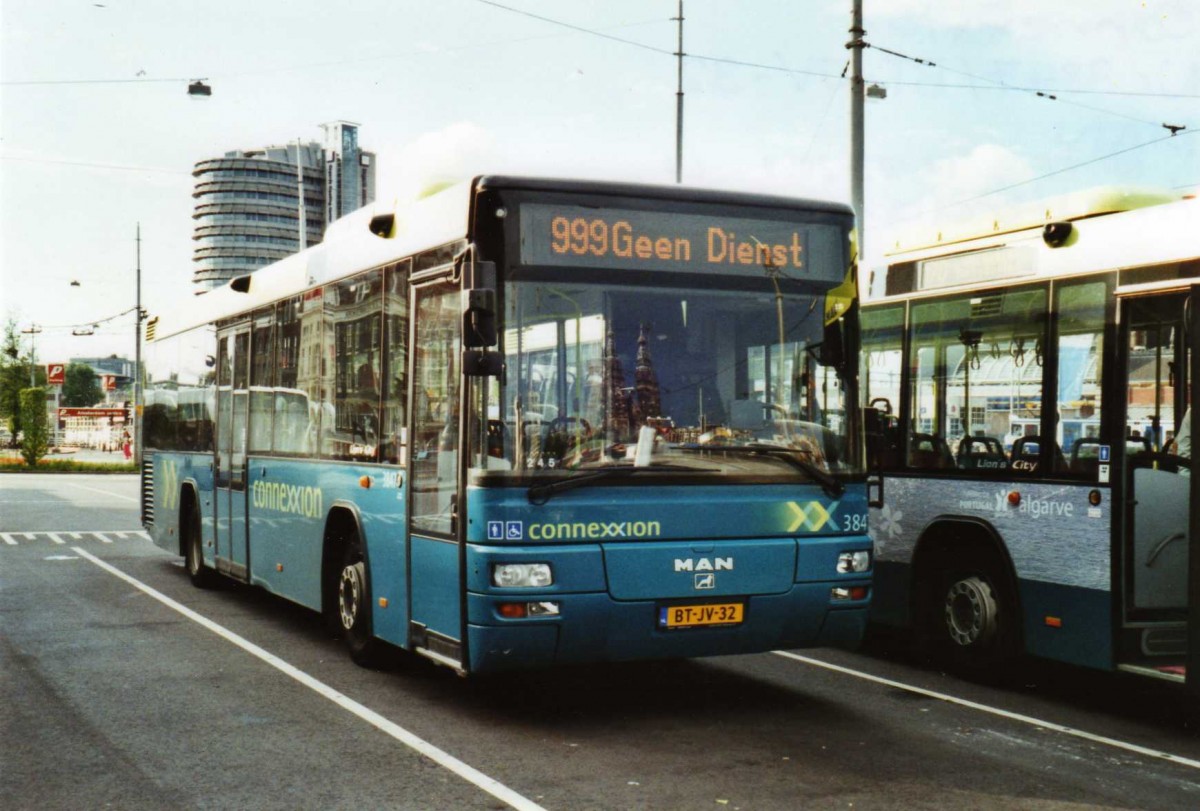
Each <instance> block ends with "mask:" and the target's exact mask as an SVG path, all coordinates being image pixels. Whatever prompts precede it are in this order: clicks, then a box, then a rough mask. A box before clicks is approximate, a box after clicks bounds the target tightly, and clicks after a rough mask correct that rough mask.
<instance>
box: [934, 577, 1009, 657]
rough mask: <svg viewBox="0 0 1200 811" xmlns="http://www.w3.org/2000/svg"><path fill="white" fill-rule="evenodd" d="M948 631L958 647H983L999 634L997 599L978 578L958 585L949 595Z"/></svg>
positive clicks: (947, 608)
mask: <svg viewBox="0 0 1200 811" xmlns="http://www.w3.org/2000/svg"><path fill="white" fill-rule="evenodd" d="M945 615H946V631H947V633H949V635H950V638H951V639H952V640H953V641H954V642H955V644H958V645H961V646H963V647H969V646H976V645H982V644H985V643H986V642H988V641H989V640H990V639H991V638H992V637H993V636H995V634H996V630H997V619H998V617H997V606H996V596H995V594H994V593H993V591H992V587H991V585H990V584H989V583H988V582H987V581H985V580H982V579H980V578H978V577H966V578H963V579H962V580H958V581H956V582H955V583H954V584H953V585H951V586H950V588H949V590H947V592H946V604H945Z"/></svg>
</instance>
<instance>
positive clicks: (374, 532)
mask: <svg viewBox="0 0 1200 811" xmlns="http://www.w3.org/2000/svg"><path fill="white" fill-rule="evenodd" d="M852 226H853V219H852V215H851V212H850V210H849V209H848V208H847V207H845V206H843V205H836V204H830V203H820V202H811V201H804V200H792V199H784V198H778V197H765V196H759V195H750V194H735V193H725V192H715V191H701V190H695V189H685V188H681V187H653V186H640V185H626V184H611V183H600V182H576V181H552V180H546V179H530V178H514V177H495V176H485V177H478V178H475V179H474V180H472V181H470V182H467V183H463V184H460V185H457V186H453V187H450V188H447V189H444V190H442V191H440V192H438V193H436V194H432V195H429V196H427V197H425V198H423V199H421V200H419V201H416V202H414V203H412V204H411V205H407V206H404V207H401V208H398V209H397V210H394V211H378V210H376V211H371V210H368V209H364V210H363V211H360V212H357V213H355V214H353V215H350V216H348V217H346V218H344V219H342V220H339V221H338V222H336V223H334V224H333V225H332V226H331V227H330V229H329V231H328V233H327V234H326V238H325V241H324V242H322V243H321V244H319V245H316V246H314V247H312V248H309V249H307V250H304V251H301V252H300V253H298V254H295V255H293V256H290V257H288V258H286V259H284V260H281V261H280V262H278V263H276V264H274V265H271V266H268V267H265V268H262V269H261V270H258V271H256V272H255V273H253V274H252V275H248V276H243V277H240V278H235V279H233V280H232V281H230V282H229V283H228V284H227V285H225V286H224V287H222V288H219V289H216V290H213V291H211V292H209V293H207V294H205V295H202V296H198V297H195V298H194V299H193V300H190V301H189V302H188V303H187V305H186V306H181V307H180V308H179V309H178V310H177V311H175V312H172V313H165V314H162V315H160V316H158V317H156V318H154V319H151V320H150V321H149V322H148V324H147V336H146V337H147V352H146V372H145V389H146V393H145V401H144V409H143V414H142V429H143V436H144V446H145V452H144V455H143V458H142V509H143V522H144V524H145V526H146V529H147V530H148V532H149V533H150V534H151V536H152V538H153V539H154V541H155V543H156V544H158V545H159V546H161V547H163V548H164V549H166V550H169V551H171V552H174V553H177V554H180V555H182V556H184V558H185V560H186V564H187V571H188V572H189V574H190V576H191V579H192V580H193V582H194V583H195V584H196V585H198V586H202V587H203V586H208V585H210V584H212V583H213V582H214V578H216V577H217V576H224V577H228V578H232V579H234V580H238V581H242V582H245V583H250V584H253V585H255V586H260V587H262V588H264V589H267V590H268V591H270V592H272V593H274V594H278V595H280V596H282V597H285V598H287V599H289V600H292V601H294V602H296V603H299V604H301V605H303V606H307V607H309V608H311V609H313V610H314V611H319V612H322V613H323V614H324V615H325V616H326V617H327V618H328V619H329V620H330V624H331V625H332V626H333V627H334V628H336V629H337V630H338V631H339V632H340V634H341V635H342V637H343V639H344V640H345V643H346V646H347V648H348V649H349V653H350V655H351V657H352V658H353V659H354V660H355V661H357V662H359V663H364V664H370V663H372V662H374V661H377V659H378V657H379V655H380V653H381V652H382V651H384V650H386V649H387V647H388V646H392V647H398V648H401V649H405V650H408V651H412V652H415V653H416V654H419V655H421V656H423V657H426V658H428V659H430V660H432V661H433V662H435V663H438V664H440V665H445V666H448V667H450V668H453V669H454V670H456V671H457V672H459V673H460V674H468V673H479V672H485V671H496V670H502V669H511V668H519V667H531V666H544V665H553V664H559V663H580V662H594V661H616V660H632V659H648V658H664V657H692V656H707V655H715V654H734V653H747V652H755V651H764V650H768V649H772V648H780V647H782V648H791V647H802V646H818V645H841V646H850V645H854V644H856V643H857V642H858V640H859V639H860V637H861V634H862V632H863V630H864V627H865V621H866V614H867V608H868V605H869V600H870V571H871V566H872V547H871V542H870V540H869V536H868V535H867V532H866V516H867V502H866V485H865V471H864V459H865V451H864V446H863V442H862V434H861V431H862V411H861V408H860V407H859V405H858V404H859V399H858V389H857V383H856V376H857V369H858V342H859V330H858V307H857V294H856V289H857V288H856V285H855V282H854V272H855V270H854V257H853V254H852V241H851V235H852Z"/></svg>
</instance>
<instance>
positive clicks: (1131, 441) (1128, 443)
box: [1125, 434, 1152, 456]
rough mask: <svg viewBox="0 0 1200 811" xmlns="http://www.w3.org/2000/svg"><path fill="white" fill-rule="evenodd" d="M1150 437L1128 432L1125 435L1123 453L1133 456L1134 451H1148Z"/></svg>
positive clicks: (1149, 449) (1149, 448)
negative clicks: (1127, 434) (1128, 433)
mask: <svg viewBox="0 0 1200 811" xmlns="http://www.w3.org/2000/svg"><path fill="white" fill-rule="evenodd" d="M1151 450H1152V449H1151V447H1150V437H1148V436H1145V435H1142V434H1138V435H1137V436H1134V435H1133V434H1130V435H1129V436H1127V437H1125V455H1126V456H1133V455H1134V454H1135V453H1150V451H1151Z"/></svg>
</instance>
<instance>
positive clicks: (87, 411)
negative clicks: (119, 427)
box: [58, 408, 125, 420]
mask: <svg viewBox="0 0 1200 811" xmlns="http://www.w3.org/2000/svg"><path fill="white" fill-rule="evenodd" d="M67 417H103V418H105V419H109V420H124V419H125V409H123V408H60V409H59V410H58V418H59V419H60V420H61V419H66V418H67Z"/></svg>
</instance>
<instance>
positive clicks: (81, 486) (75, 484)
mask: <svg viewBox="0 0 1200 811" xmlns="http://www.w3.org/2000/svg"><path fill="white" fill-rule="evenodd" d="M63 478H66V477H65V476H64V477H63ZM65 484H68V485H70V486H71V487H78V488H79V489H80V490H91V491H92V492H93V493H100V494H102V495H106V496H110V497H112V498H123V499H125V500H126V501H132V502H133V503H135V504H137V503H139V502H140V501H141V499H139V498H138V497H137V496H127V495H124V494H123V493H114V492H112V491H111V490H101V489H100V488H99V487H88V486H87V485H86V484H80V483H79V482H65Z"/></svg>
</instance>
